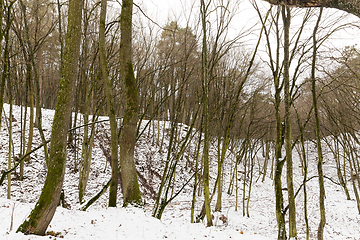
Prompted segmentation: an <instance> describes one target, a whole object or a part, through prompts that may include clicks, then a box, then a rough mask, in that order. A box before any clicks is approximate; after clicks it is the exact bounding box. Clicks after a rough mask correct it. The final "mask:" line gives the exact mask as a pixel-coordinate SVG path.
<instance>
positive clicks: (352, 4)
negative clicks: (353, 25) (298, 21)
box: [265, 0, 360, 17]
mask: <svg viewBox="0 0 360 240" xmlns="http://www.w3.org/2000/svg"><path fill="white" fill-rule="evenodd" d="M265 1H266V2H268V3H271V4H274V5H286V6H288V7H301V8H304V7H325V8H335V9H339V10H343V11H345V12H348V13H351V14H354V15H355V16H357V17H360V2H359V1H358V0H265Z"/></svg>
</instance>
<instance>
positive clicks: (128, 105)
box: [120, 0, 142, 206]
mask: <svg viewBox="0 0 360 240" xmlns="http://www.w3.org/2000/svg"><path fill="white" fill-rule="evenodd" d="M132 8H133V1H132V0H123V4H122V7H121V16H120V29H121V42H120V75H121V80H122V83H123V92H124V103H125V112H124V121H123V128H122V131H121V139H120V166H121V180H122V184H123V195H124V206H127V205H128V204H132V205H135V206H141V205H142V200H141V192H140V188H139V183H138V179H137V173H136V168H135V159H134V149H135V143H136V132H137V131H136V130H137V121H138V118H139V117H138V95H137V85H136V79H135V75H134V69H133V64H132Z"/></svg>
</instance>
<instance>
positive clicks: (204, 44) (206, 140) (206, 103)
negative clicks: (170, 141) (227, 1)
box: [200, 0, 213, 227]
mask: <svg viewBox="0 0 360 240" xmlns="http://www.w3.org/2000/svg"><path fill="white" fill-rule="evenodd" d="M200 1H201V7H200V8H201V21H202V31H203V41H202V71H203V76H202V78H203V104H204V105H203V106H204V110H203V118H204V133H205V136H204V150H203V154H204V170H203V181H204V198H205V203H204V205H205V213H206V220H207V226H208V227H210V226H212V225H213V223H212V216H211V209H210V196H209V194H210V193H209V144H210V136H209V112H208V111H209V110H208V107H209V98H208V97H209V82H208V81H209V79H208V63H207V38H206V32H207V29H206V22H207V20H206V16H207V14H208V13H207V8H208V5H205V1H204V0H200Z"/></svg>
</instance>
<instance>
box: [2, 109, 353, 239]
mask: <svg viewBox="0 0 360 240" xmlns="http://www.w3.org/2000/svg"><path fill="white" fill-rule="evenodd" d="M8 113H9V106H8V105H5V114H6V116H8ZM53 113H54V112H53V111H52V110H45V109H44V110H43V111H42V114H43V128H44V131H45V135H46V138H49V137H50V132H51V120H52V117H53ZM13 115H14V118H15V119H16V122H14V123H13V144H14V147H15V150H14V153H15V155H17V154H18V153H19V147H20V116H21V108H19V107H16V106H14V109H13ZM79 118H80V115H79ZM101 119H106V118H101ZM4 120H5V119H4V118H3V120H2V126H1V129H0V130H1V131H0V170H2V169H6V168H7V157H8V144H9V142H8V128H7V126H6V124H5V121H4ZM146 123H147V122H146V121H144V122H143V123H142V127H144V126H145V124H146ZM78 124H79V125H80V124H82V119H81V118H80V119H79V122H78ZM27 126H28V123H27ZM158 127H160V133H161V134H160V135H159V136H156V137H155V139H159V140H161V138H162V133H165V136H164V143H163V146H162V151H161V152H160V151H159V144H157V143H156V140H155V141H153V140H152V139H153V138H152V136H153V134H154V133H155V134H158V131H157V128H158ZM164 127H165V129H164ZM108 129H109V126H108V122H103V123H101V124H98V125H97V135H96V137H95V144H94V149H93V156H92V170H91V173H90V178H89V183H88V187H87V193H86V196H85V200H88V199H90V198H91V196H93V195H94V194H96V193H97V192H98V191H99V190H100V189H101V188H102V186H103V185H104V184H105V183H106V182H107V181H108V179H109V177H110V165H109V163H108V162H107V161H106V154H107V151H108V148H109V146H108V140H109V139H108V138H109V136H110V133H109V131H108ZM187 129H188V127H187V126H184V125H181V128H180V131H181V132H180V139H179V141H181V139H182V138H184V137H185V134H186V132H187ZM82 131H83V130H82V129H80V130H78V131H77V132H76V136H77V138H78V139H79V140H80V139H81V138H82V134H83V132H82ZM169 132H170V123H168V122H163V121H161V122H159V124H157V122H155V124H154V125H152V124H151V125H150V128H148V129H146V130H145V132H144V133H143V134H142V136H141V138H140V139H139V141H138V142H137V147H136V153H135V155H136V161H137V162H136V164H137V169H138V171H139V174H141V177H142V181H143V182H142V184H141V185H142V187H141V190H142V193H143V198H144V199H145V200H146V203H147V204H146V205H145V207H144V209H136V208H127V209H124V208H121V207H120V206H121V204H122V203H121V197H122V196H121V191H119V200H118V206H119V207H118V208H107V193H106V194H104V195H103V196H102V197H101V198H100V199H99V200H98V201H97V202H96V203H95V204H93V205H92V206H91V207H90V208H89V209H88V210H87V211H86V212H82V211H79V210H78V209H79V207H80V205H79V203H78V190H77V183H78V172H76V171H74V168H75V165H76V164H75V159H78V158H79V156H80V151H81V144H80V141H79V142H78V143H79V144H77V145H75V146H71V147H69V149H68V163H67V169H66V175H65V182H64V192H65V200H66V202H67V203H68V204H69V205H70V206H71V209H65V208H62V207H58V209H57V212H56V214H55V216H54V218H53V220H52V222H51V224H50V226H49V228H48V231H49V233H51V234H53V235H56V236H51V235H48V236H44V237H40V236H24V235H22V234H20V233H15V231H16V229H17V227H18V226H19V225H20V224H21V223H22V221H23V220H24V219H25V218H26V217H27V216H28V215H29V213H30V211H31V209H32V208H33V206H34V204H35V203H36V201H37V199H38V197H39V195H40V192H41V188H42V185H43V183H44V180H45V176H46V166H45V163H44V157H43V154H44V153H43V149H40V150H38V151H37V152H36V153H34V154H32V158H31V163H29V164H25V179H24V181H18V180H16V177H15V175H13V180H12V186H11V189H12V193H11V200H7V199H6V181H5V183H4V184H3V185H2V186H0V239H19V240H22V239H24V240H25V239H26V240H27V239H49V238H52V239H54V238H56V239H59V238H64V239H111V240H112V239H147V240H151V239H240V240H242V239H248V240H265V239H276V236H277V226H276V219H275V205H274V201H275V200H274V199H275V198H274V190H273V184H272V180H271V179H270V178H269V177H267V178H266V179H265V181H264V182H261V178H260V179H258V171H259V170H257V168H258V166H255V169H256V170H255V175H254V183H253V185H252V191H251V196H250V205H249V213H250V217H246V216H245V217H244V216H243V209H242V201H243V195H242V189H243V186H242V184H243V182H242V181H239V203H238V211H237V212H236V211H235V204H236V203H235V201H236V199H235V196H234V193H235V191H233V195H231V196H229V195H228V194H227V193H226V191H227V188H228V183H229V175H228V174H225V176H224V194H223V210H222V213H214V217H215V218H214V224H215V226H214V227H210V228H207V227H205V223H198V224H191V223H190V205H191V197H192V184H189V186H187V187H186V188H185V189H184V191H183V192H182V194H180V195H179V196H178V197H177V198H176V199H175V200H174V201H173V202H171V203H170V205H169V206H168V207H167V208H166V209H165V212H164V214H163V217H162V219H161V221H160V220H157V219H155V218H153V217H151V212H152V206H153V202H154V201H153V198H154V191H155V192H156V191H157V187H158V184H159V180H160V175H161V174H162V170H163V166H164V163H165V160H166V156H167V149H168V144H169V139H168V135H169ZM40 143H41V139H40V136H39V134H38V132H37V130H36V131H35V136H34V144H33V147H36V146H38V145H39V144H40ZM215 144H216V143H214V145H215ZM189 146H190V147H189V148H188V149H187V150H186V151H185V154H184V157H183V159H182V161H181V162H180V164H179V167H178V168H177V173H176V174H177V183H176V186H175V188H174V191H175V192H176V191H177V190H178V189H180V187H181V186H182V184H183V183H184V182H185V181H186V180H187V179H188V178H190V176H191V174H189V170H188V166H187V164H186V162H187V161H190V160H191V159H193V157H194V153H195V149H196V139H195V138H194V140H193V143H192V144H190V145H189ZM308 148H309V152H310V154H309V174H308V176H309V177H311V176H315V175H317V173H316V172H317V170H316V157H315V156H316V152H315V151H316V149H315V146H314V145H313V144H312V143H309V144H308ZM324 148H325V163H324V170H325V175H326V176H327V177H330V178H331V179H333V180H335V181H336V180H337V178H336V171H335V163H334V161H333V158H332V155H331V154H330V152H327V150H326V147H325V146H324ZM216 154H217V151H216V148H215V146H212V148H211V150H210V155H211V162H212V177H211V183H212V185H211V186H210V188H211V189H212V186H213V184H214V180H215V177H216V167H217V166H216V161H217V155H216ZM260 155H261V154H259V156H258V159H260V160H261V158H262V156H260ZM233 158H234V156H233V155H231V154H230V155H229V156H228V157H227V161H228V162H229V164H228V166H226V167H225V168H229V167H230V162H231V160H232V159H233ZM188 164H189V162H188ZM298 166H299V159H298V155H297V152H296V151H294V174H295V177H294V180H295V183H294V184H295V189H297V188H298V187H299V186H300V185H301V182H302V178H303V176H302V173H301V168H299V167H298ZM17 172H18V170H17ZM226 172H229V171H226ZM241 172H242V170H241V169H239V174H241ZM284 175H285V174H284ZM239 178H240V179H242V176H239ZM140 182H141V181H140ZM192 182H193V181H191V183H192ZM283 184H284V185H285V179H284V181H283ZM325 184H326V185H325V187H326V217H327V224H326V227H325V234H324V236H325V237H324V239H334V240H341V239H344V240H345V239H353V240H355V239H357V240H359V239H360V233H359V225H360V215H359V214H358V212H357V208H356V202H355V201H354V200H349V201H348V200H346V197H345V194H344V193H343V190H342V188H341V187H340V186H338V185H336V184H334V183H333V182H331V181H329V180H326V182H325ZM149 186H150V187H149ZM248 187H249V186H248V185H247V186H246V191H248ZM351 189H352V186H351V185H350V184H349V190H351ZM307 190H308V214H309V224H310V231H311V236H310V239H316V231H317V226H318V223H319V210H318V205H319V203H318V181H317V178H314V179H312V180H310V181H309V182H308V183H307ZM284 193H285V194H286V191H284ZM247 194H248V193H246V198H245V202H246V201H247V196H248V195H247ZM350 194H351V197H352V198H354V194H353V192H351V193H350ZM284 197H285V198H286V195H285V196H284ZM296 201H297V222H298V223H297V228H298V234H299V239H305V223H304V213H303V211H304V210H303V208H304V207H303V192H302V191H300V193H299V195H298V197H297V199H296ZM212 204H215V200H213V202H212ZM285 205H286V199H285ZM201 206H202V198H201V197H199V199H198V200H197V204H196V214H198V213H199V212H200V210H201ZM212 209H213V208H212ZM222 215H224V216H225V217H226V221H225V222H223V221H222V220H220V217H221V216H222ZM222 219H223V218H222ZM11 222H13V226H12V229H11Z"/></svg>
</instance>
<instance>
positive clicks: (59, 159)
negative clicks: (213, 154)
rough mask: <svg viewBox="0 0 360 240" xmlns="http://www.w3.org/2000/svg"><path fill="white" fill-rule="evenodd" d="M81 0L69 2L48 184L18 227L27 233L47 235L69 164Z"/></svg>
mask: <svg viewBox="0 0 360 240" xmlns="http://www.w3.org/2000/svg"><path fill="white" fill-rule="evenodd" d="M82 8H83V1H82V0H70V1H69V13H68V28H67V29H68V30H67V36H66V47H65V53H64V62H63V64H64V65H63V69H62V73H61V82H60V86H59V93H58V98H57V103H56V109H55V116H54V121H53V127H52V132H51V144H50V158H49V164H48V172H47V175H46V180H45V184H44V187H43V190H42V192H41V195H40V198H39V200H38V202H37V204H36V205H35V208H34V209H33V210H32V212H31V214H30V216H29V219H27V220H25V221H24V222H23V224H21V225H20V227H19V228H18V230H17V231H18V232H19V231H20V232H23V233H25V234H37V235H44V234H45V231H46V229H47V227H48V225H49V223H50V221H51V219H52V218H53V216H54V213H55V210H56V207H57V205H58V203H59V200H60V194H61V190H62V186H63V181H64V174H65V163H66V143H67V139H66V137H67V132H68V128H69V119H70V114H71V105H72V99H73V98H72V95H73V90H74V86H75V76H76V70H77V65H78V64H77V63H78V58H79V49H80V39H81V18H82Z"/></svg>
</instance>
